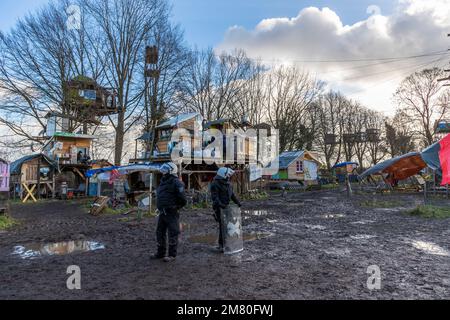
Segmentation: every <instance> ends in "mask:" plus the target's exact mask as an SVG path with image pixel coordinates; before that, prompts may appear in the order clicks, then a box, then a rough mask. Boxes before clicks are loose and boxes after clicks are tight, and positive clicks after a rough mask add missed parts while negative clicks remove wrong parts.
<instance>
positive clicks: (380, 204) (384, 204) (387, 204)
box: [361, 200, 403, 208]
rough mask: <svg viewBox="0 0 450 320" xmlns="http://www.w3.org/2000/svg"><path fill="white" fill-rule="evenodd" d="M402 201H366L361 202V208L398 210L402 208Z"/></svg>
mask: <svg viewBox="0 0 450 320" xmlns="http://www.w3.org/2000/svg"><path fill="white" fill-rule="evenodd" d="M402 204H403V203H402V202H400V201H394V200H392V201H388V200H384V201H383V200H366V201H362V202H361V207H365V208H396V207H401V206H402Z"/></svg>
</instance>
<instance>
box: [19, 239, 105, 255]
mask: <svg viewBox="0 0 450 320" xmlns="http://www.w3.org/2000/svg"><path fill="white" fill-rule="evenodd" d="M101 249H105V246H104V245H103V244H102V243H99V242H95V241H86V240H77V241H63V242H56V243H46V244H41V243H32V244H28V245H26V246H15V247H14V252H13V253H12V254H13V255H17V256H19V257H20V258H22V259H34V258H38V257H42V256H59V255H66V254H71V253H76V252H88V251H95V250H101Z"/></svg>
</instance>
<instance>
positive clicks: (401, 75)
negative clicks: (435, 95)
mask: <svg viewBox="0 0 450 320" xmlns="http://www.w3.org/2000/svg"><path fill="white" fill-rule="evenodd" d="M444 59H445V57H441V58H439V59H435V60H433V61H430V62H426V63H422V64H420V65H416V66H414V69H413V70H410V71H409V70H408V71H407V72H403V73H402V74H400V75H396V76H394V77H391V78H388V80H383V81H380V82H377V83H375V84H374V85H372V86H370V87H366V88H364V89H361V90H357V91H353V92H351V93H348V94H346V95H347V96H353V95H355V94H358V93H361V92H365V91H367V90H371V89H373V88H375V87H378V86H380V85H383V84H386V83H389V82H391V81H393V80H396V79H399V78H402V77H405V76H406V75H407V74H408V73H411V72H416V71H417V70H420V69H422V68H424V67H427V66H429V65H431V64H435V65H436V64H437V63H439V62H440V61H443V60H444ZM410 68H411V66H410V67H409V69H410ZM395 71H398V70H395Z"/></svg>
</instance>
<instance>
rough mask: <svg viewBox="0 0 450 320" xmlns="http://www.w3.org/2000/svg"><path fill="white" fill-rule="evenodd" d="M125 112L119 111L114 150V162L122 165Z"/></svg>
mask: <svg viewBox="0 0 450 320" xmlns="http://www.w3.org/2000/svg"><path fill="white" fill-rule="evenodd" d="M124 122H125V114H124V112H123V111H121V112H119V115H118V119H117V128H116V148H115V151H114V164H115V165H116V166H120V165H121V162H122V151H123V140H124V135H125V123H124Z"/></svg>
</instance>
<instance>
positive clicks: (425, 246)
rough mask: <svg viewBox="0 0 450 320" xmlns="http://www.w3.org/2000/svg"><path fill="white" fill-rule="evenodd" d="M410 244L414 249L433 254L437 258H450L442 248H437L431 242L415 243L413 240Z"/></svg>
mask: <svg viewBox="0 0 450 320" xmlns="http://www.w3.org/2000/svg"><path fill="white" fill-rule="evenodd" d="M411 244H412V245H413V246H414V248H416V249H418V250H422V251H424V252H425V253H428V254H433V255H437V256H445V257H448V256H450V252H448V251H447V250H445V249H444V248H442V247H440V246H438V245H437V244H435V243H433V242H427V241H417V240H413V241H411Z"/></svg>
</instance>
